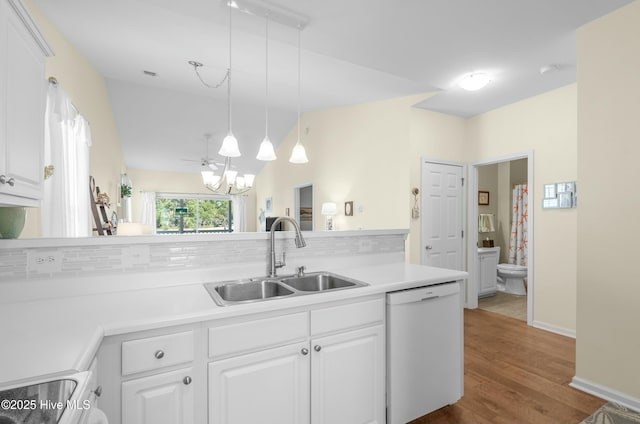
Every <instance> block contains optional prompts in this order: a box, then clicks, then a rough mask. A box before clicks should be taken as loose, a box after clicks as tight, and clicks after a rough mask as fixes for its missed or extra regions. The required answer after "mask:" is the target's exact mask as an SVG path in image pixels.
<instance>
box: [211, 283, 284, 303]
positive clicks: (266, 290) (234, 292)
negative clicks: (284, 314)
mask: <svg viewBox="0 0 640 424" xmlns="http://www.w3.org/2000/svg"><path fill="white" fill-rule="evenodd" d="M205 288H206V289H207V291H208V292H209V294H210V295H211V296H212V297H213V300H215V301H216V303H218V304H220V305H228V304H231V303H242V302H245V303H246V302H257V301H260V300H266V299H271V298H275V297H283V296H290V295H292V294H293V290H290V289H289V288H287V287H285V286H283V285H282V284H280V283H279V282H277V281H273V280H260V281H254V280H253V279H252V280H244V281H235V282H228V283H224V284H216V283H207V284H205Z"/></svg>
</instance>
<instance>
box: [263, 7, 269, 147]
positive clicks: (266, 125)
mask: <svg viewBox="0 0 640 424" xmlns="http://www.w3.org/2000/svg"><path fill="white" fill-rule="evenodd" d="M265 40H266V41H265V45H266V46H265V49H264V50H265V61H264V63H265V71H264V134H265V138H268V137H269V14H268V13H267V15H266V25H265Z"/></svg>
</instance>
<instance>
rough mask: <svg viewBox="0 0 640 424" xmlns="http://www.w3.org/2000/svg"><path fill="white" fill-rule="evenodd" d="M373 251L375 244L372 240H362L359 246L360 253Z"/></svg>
mask: <svg viewBox="0 0 640 424" xmlns="http://www.w3.org/2000/svg"><path fill="white" fill-rule="evenodd" d="M372 250H373V243H372V242H371V239H368V238H361V239H360V241H359V245H358V252H360V253H364V252H371V251H372Z"/></svg>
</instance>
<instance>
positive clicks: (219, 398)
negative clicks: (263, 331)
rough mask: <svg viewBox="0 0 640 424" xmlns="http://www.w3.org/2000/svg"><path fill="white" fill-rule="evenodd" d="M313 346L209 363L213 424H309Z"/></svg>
mask: <svg viewBox="0 0 640 424" xmlns="http://www.w3.org/2000/svg"><path fill="white" fill-rule="evenodd" d="M310 356H311V354H310V352H309V345H308V343H297V344H293V345H288V346H284V347H278V348H274V349H268V350H264V351H261V352H256V353H251V354H247V355H240V356H235V357H232V358H229V359H223V360H219V361H214V362H211V363H209V395H208V396H209V424H251V423H274V424H276V423H277V424H305V423H309V417H310V413H309V361H310V360H309V358H310Z"/></svg>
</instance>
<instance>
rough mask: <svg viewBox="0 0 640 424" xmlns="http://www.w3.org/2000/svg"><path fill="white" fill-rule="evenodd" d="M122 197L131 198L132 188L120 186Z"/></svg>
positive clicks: (124, 185) (125, 185)
mask: <svg viewBox="0 0 640 424" xmlns="http://www.w3.org/2000/svg"><path fill="white" fill-rule="evenodd" d="M120 197H122V198H123V199H124V198H125V197H131V186H130V185H128V184H120Z"/></svg>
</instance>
